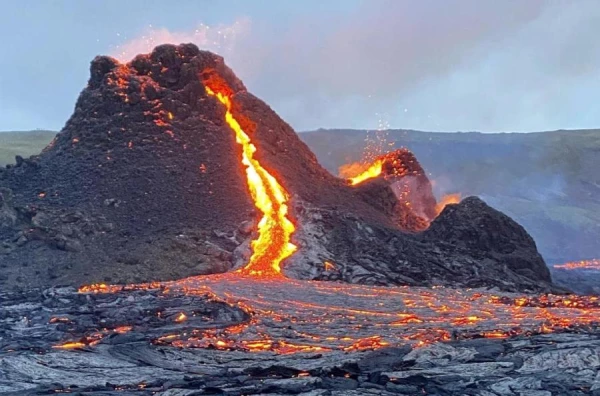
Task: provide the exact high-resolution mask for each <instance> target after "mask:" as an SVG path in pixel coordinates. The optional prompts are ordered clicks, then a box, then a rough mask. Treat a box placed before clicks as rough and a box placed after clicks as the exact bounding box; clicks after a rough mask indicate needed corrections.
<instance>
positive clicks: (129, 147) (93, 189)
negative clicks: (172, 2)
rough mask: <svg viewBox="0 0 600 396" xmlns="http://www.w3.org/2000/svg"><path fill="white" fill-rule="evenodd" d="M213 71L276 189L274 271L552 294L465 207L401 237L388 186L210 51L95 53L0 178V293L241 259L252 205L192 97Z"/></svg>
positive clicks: (215, 122) (507, 225) (543, 275)
mask: <svg viewBox="0 0 600 396" xmlns="http://www.w3.org/2000/svg"><path fill="white" fill-rule="evenodd" d="M214 76H218V78H219V79H220V80H221V81H222V83H223V84H225V86H226V90H228V94H229V95H231V97H232V98H233V106H232V113H233V116H234V117H236V118H237V119H239V120H240V124H242V127H243V128H244V129H245V130H246V131H247V132H248V134H249V135H250V136H251V138H252V140H253V142H254V143H255V145H256V147H257V151H256V154H255V157H256V158H257V159H258V160H259V161H260V162H261V163H262V165H263V166H264V168H266V169H268V170H269V171H270V172H272V173H273V174H274V175H275V177H277V179H278V180H279V181H280V183H281V184H282V185H283V186H284V187H285V189H286V190H287V191H288V193H289V195H290V198H291V203H292V213H291V215H292V217H293V218H294V220H295V222H296V223H297V232H296V234H295V235H294V236H293V238H294V242H295V243H296V244H298V245H299V247H300V249H299V251H298V252H297V253H296V254H295V255H294V256H293V257H292V259H291V260H289V263H286V264H284V268H285V271H287V273H288V274H289V275H293V276H298V277H303V278H316V279H342V280H346V281H351V282H366V283H378V284H413V285H431V284H447V285H471V284H477V285H487V286H497V287H499V288H502V289H506V290H529V291H536V290H550V289H551V288H552V286H551V284H550V277H549V275H548V272H547V270H545V267H544V266H543V261H542V259H541V257H540V256H539V254H538V253H537V251H536V247H535V244H534V243H533V241H532V240H531V239H530V238H528V237H527V236H526V233H525V232H524V231H523V230H522V228H520V227H519V226H518V225H516V224H515V223H514V222H512V221H511V220H510V219H508V218H507V217H505V216H504V215H502V214H501V213H499V212H497V211H494V210H492V209H491V208H489V207H488V206H486V205H483V204H480V203H479V202H478V201H473V200H470V201H469V200H467V201H466V202H465V203H463V204H460V205H459V208H463V209H461V210H462V212H460V213H463V214H462V215H461V216H453V215H452V213H454V212H453V211H451V210H449V211H445V212H444V213H442V215H441V216H440V217H439V218H438V219H437V220H436V223H438V225H435V224H434V226H432V229H431V230H430V231H428V232H425V233H422V234H415V233H411V232H406V230H402V229H401V227H399V226H398V223H397V221H396V219H397V218H402V217H403V215H402V213H403V212H402V211H407V210H409V209H407V208H405V207H403V206H402V205H398V201H397V198H396V197H395V195H394V193H393V191H392V188H391V187H390V184H389V183H388V182H386V181H385V180H383V179H377V180H373V181H372V182H370V183H365V184H361V185H359V186H350V185H349V184H348V183H347V182H346V181H345V180H342V179H338V178H336V177H334V176H332V175H331V174H330V173H329V172H327V171H326V170H325V169H324V168H323V167H321V166H320V165H319V163H318V162H317V159H316V157H315V155H314V154H313V153H312V152H311V151H310V150H309V148H308V147H307V146H306V145H305V144H304V143H303V142H302V141H301V140H300V139H299V138H298V136H297V135H296V133H295V132H294V131H293V130H292V129H291V128H290V127H289V125H287V124H286V123H285V122H284V121H282V120H281V119H280V118H279V117H278V116H277V114H275V112H273V111H272V110H271V109H270V108H269V107H268V106H267V105H266V104H265V103H263V102H262V101H260V100H259V99H258V98H256V97H254V96H253V95H252V94H250V93H248V92H247V91H246V89H245V87H244V85H243V83H242V82H241V81H240V80H238V79H237V77H235V75H234V74H233V72H232V71H231V70H230V69H229V68H227V66H225V64H224V63H223V60H222V58H220V57H218V56H216V55H214V54H211V53H208V52H203V51H199V50H198V48H196V47H195V46H193V45H181V46H172V45H165V46H160V47H157V48H156V49H155V50H154V51H153V52H152V53H151V54H148V55H140V56H138V57H136V58H135V59H134V60H133V61H131V62H130V63H128V64H120V63H118V62H117V61H116V60H114V59H111V58H108V57H98V58H96V59H95V60H94V61H93V62H92V65H91V76H90V80H89V83H88V86H87V87H86V88H85V89H84V90H83V91H82V93H81V95H80V97H79V99H78V101H77V104H76V107H75V111H74V114H73V116H72V117H71V118H70V119H69V121H68V122H67V123H66V125H65V127H64V129H63V130H62V131H61V132H60V133H59V134H58V135H57V137H56V139H55V140H54V141H53V142H52V143H51V144H50V145H49V146H48V147H47V148H46V149H45V150H44V151H43V152H42V153H41V154H40V155H38V156H33V157H31V158H28V159H22V158H19V159H18V161H17V164H16V165H15V166H11V167H8V168H3V169H1V170H0V188H2V190H0V195H1V196H2V199H1V200H0V205H1V208H0V213H1V214H0V238H1V239H2V244H1V245H0V254H2V260H1V264H0V266H1V268H0V278H1V279H0V281H1V282H3V285H6V286H9V287H34V286H46V285H58V284H80V283H83V282H94V281H108V282H113V283H114V282H132V281H138V282H139V281H144V280H154V279H173V278H181V277H184V276H188V275H194V274H199V273H214V272H223V271H227V270H228V269H230V268H231V267H233V266H236V267H237V266H239V265H243V264H244V262H245V261H246V260H247V257H248V255H249V253H250V251H249V243H250V241H251V240H252V239H253V238H254V236H255V233H254V229H255V223H256V221H257V212H256V210H255V208H254V205H253V203H252V200H251V198H250V195H249V194H248V191H247V186H246V183H247V182H246V178H245V175H244V167H243V166H242V165H241V163H240V162H241V150H240V147H239V145H237V144H236V142H235V135H234V134H233V133H232V131H231V130H230V129H229V127H228V125H227V124H226V123H225V119H224V118H225V109H224V107H223V106H222V105H221V104H220V103H219V102H218V101H217V100H215V99H214V98H212V97H209V96H208V95H207V94H206V92H205V89H204V85H203V82H204V81H206V79H207V78H212V77H214ZM463 217H464V218H463ZM480 219H487V220H485V221H479V220H480ZM490 226H491V227H494V229H493V230H492V229H491V228H489V227H490ZM435 230H441V231H439V232H438V231H435ZM453 230H454V231H456V232H458V234H457V235H460V236H461V237H460V238H461V243H456V241H455V240H453V239H452V238H450V237H449V236H450V235H454V231H453ZM482 235H484V236H485V237H482ZM444 238H445V239H448V241H445V240H444ZM496 242H498V245H497V246H496ZM490 248H491V250H490ZM516 257H519V259H518V260H517V259H516ZM326 261H332V262H333V263H335V266H336V268H337V270H334V271H331V270H327V269H326V268H325V267H326V266H325V262H326ZM507 262H509V263H511V264H508V265H507V264H506V263H507ZM483 268H485V273H486V276H485V277H482V272H481V269H483Z"/></svg>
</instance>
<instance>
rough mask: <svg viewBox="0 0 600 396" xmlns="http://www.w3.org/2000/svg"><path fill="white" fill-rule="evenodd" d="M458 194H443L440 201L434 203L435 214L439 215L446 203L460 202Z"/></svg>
mask: <svg viewBox="0 0 600 396" xmlns="http://www.w3.org/2000/svg"><path fill="white" fill-rule="evenodd" d="M460 199H461V197H460V194H448V195H444V196H443V197H442V198H441V199H440V201H439V202H438V203H437V205H435V211H436V214H437V216H439V215H440V213H442V211H443V210H444V208H445V207H446V205H449V204H457V203H459V202H460Z"/></svg>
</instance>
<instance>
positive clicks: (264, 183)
mask: <svg viewBox="0 0 600 396" xmlns="http://www.w3.org/2000/svg"><path fill="white" fill-rule="evenodd" d="M212 81H213V80H210V81H206V82H205V83H206V84H209V83H211V82H212ZM215 87H218V88H222V87H221V86H220V85H217V84H215ZM227 88H228V87H227ZM215 89H216V88H215ZM225 91H229V89H225ZM206 93H207V94H208V95H209V96H213V97H215V98H217V99H218V100H219V102H221V103H222V104H223V105H224V106H225V109H226V112H225V121H226V122H227V125H229V127H230V128H231V129H233V131H234V132H235V137H236V141H237V143H238V144H240V145H241V146H242V164H243V165H244V166H245V167H246V177H247V180H248V189H249V190H250V195H251V197H252V200H253V201H254V205H255V206H256V208H257V209H258V210H260V211H261V212H262V214H263V216H262V218H261V219H260V221H259V222H258V238H257V239H255V240H253V241H252V251H253V252H252V256H251V257H250V261H249V262H248V264H246V266H245V267H244V268H242V269H241V270H240V272H241V273H242V274H247V275H257V276H276V277H280V276H281V262H282V261H283V260H284V259H286V258H287V257H289V256H291V255H292V254H293V253H294V251H296V246H295V245H294V244H292V243H291V235H292V234H293V232H294V231H295V229H296V227H295V226H294V223H292V221H291V220H290V218H289V217H288V196H289V195H288V193H287V191H286V190H285V189H284V188H283V187H282V186H281V184H279V182H278V181H277V179H276V178H275V177H274V176H273V175H272V174H271V173H269V172H268V171H267V170H266V169H265V168H263V166H262V165H261V164H260V162H259V161H258V160H257V159H255V158H254V153H256V146H255V145H254V144H253V143H252V141H251V139H250V136H248V134H247V133H246V132H244V130H243V129H242V127H241V126H240V124H239V122H238V121H237V120H236V119H235V117H234V116H233V114H232V113H231V107H232V101H231V97H230V96H228V95H227V94H223V93H222V92H220V91H219V92H215V91H214V90H213V88H211V87H209V86H206ZM229 95H230V94H229Z"/></svg>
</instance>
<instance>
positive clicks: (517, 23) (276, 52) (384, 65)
mask: <svg viewBox="0 0 600 396" xmlns="http://www.w3.org/2000/svg"><path fill="white" fill-rule="evenodd" d="M286 23H287V24H286V26H285V27H284V28H278V29H274V27H273V26H271V25H269V24H268V23H264V21H261V22H260V23H258V22H256V21H253V20H251V19H240V20H238V21H237V22H235V23H234V24H232V25H228V26H226V25H223V26H215V27H208V26H206V25H199V28H197V29H196V30H194V31H169V30H166V29H162V28H153V29H150V30H149V31H147V32H144V34H143V37H138V38H136V39H134V40H131V41H130V42H127V43H124V44H123V45H122V46H120V47H119V48H118V49H116V51H115V52H117V53H118V54H120V55H126V56H129V57H130V56H132V55H133V54H135V53H138V52H140V51H141V52H147V51H148V50H149V49H150V48H151V47H152V46H154V45H156V44H158V43H162V42H171V43H179V42H188V41H189V42H194V43H196V44H198V45H199V46H200V47H202V48H205V49H209V50H213V51H216V52H219V53H220V54H221V55H223V56H224V57H225V58H226V61H227V62H228V64H229V65H230V66H232V68H233V69H234V70H235V71H236V73H237V74H238V75H239V76H240V77H241V78H242V79H243V80H244V82H245V83H246V85H247V86H248V87H249V89H251V90H252V91H253V92H254V93H256V94H257V95H259V96H261V97H262V98H263V99H265V100H266V101H267V102H268V103H270V104H271V105H272V106H273V107H274V108H275V110H276V111H278V112H279V113H280V114H281V115H282V116H283V118H284V119H286V120H287V121H288V122H290V123H291V124H292V126H294V127H295V128H296V129H298V130H306V129H315V128H318V127H354V128H366V129H368V128H371V127H373V126H374V124H375V123H376V116H375V114H376V113H382V112H385V113H387V114H390V123H391V126H392V127H402V128H412V129H421V130H483V131H490V130H513V131H514V130H525V131H526V130H540V129H542V130H543V129H557V128H561V127H566V128H569V127H570V128H574V127H585V126H597V125H598V124H600V111H598V110H600V107H599V106H600V104H599V103H600V101H599V100H598V99H599V98H598V92H600V68H599V67H598V66H600V47H598V46H597V45H596V44H595V40H596V39H595V37H597V36H599V35H600V6H598V3H597V2H596V1H594V0H589V1H588V0H580V1H543V0H529V1H526V2H524V1H520V0H505V1H501V2H498V1H487V0H483V1H481V0H448V1H445V2H443V4H442V3H440V2H439V1H437V0H424V1H419V2H414V1H402V0H373V1H365V2H362V3H360V5H359V6H358V7H357V8H356V9H355V10H354V11H353V12H351V13H349V14H344V17H343V18H341V17H340V18H338V16H337V15H336V13H333V12H332V13H329V14H327V13H323V14H318V13H314V14H311V15H308V16H307V15H303V16H298V17H297V18H295V19H291V20H288V21H286ZM274 31H276V32H277V34H273V32H274ZM150 38H151V39H150Z"/></svg>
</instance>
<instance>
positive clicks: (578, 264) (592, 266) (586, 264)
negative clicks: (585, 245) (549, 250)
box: [554, 259, 600, 271]
mask: <svg viewBox="0 0 600 396" xmlns="http://www.w3.org/2000/svg"><path fill="white" fill-rule="evenodd" d="M554 268H555V269H561V270H575V269H585V270H597V271H600V260H599V259H593V260H581V261H573V262H569V263H565V264H555V265H554Z"/></svg>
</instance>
